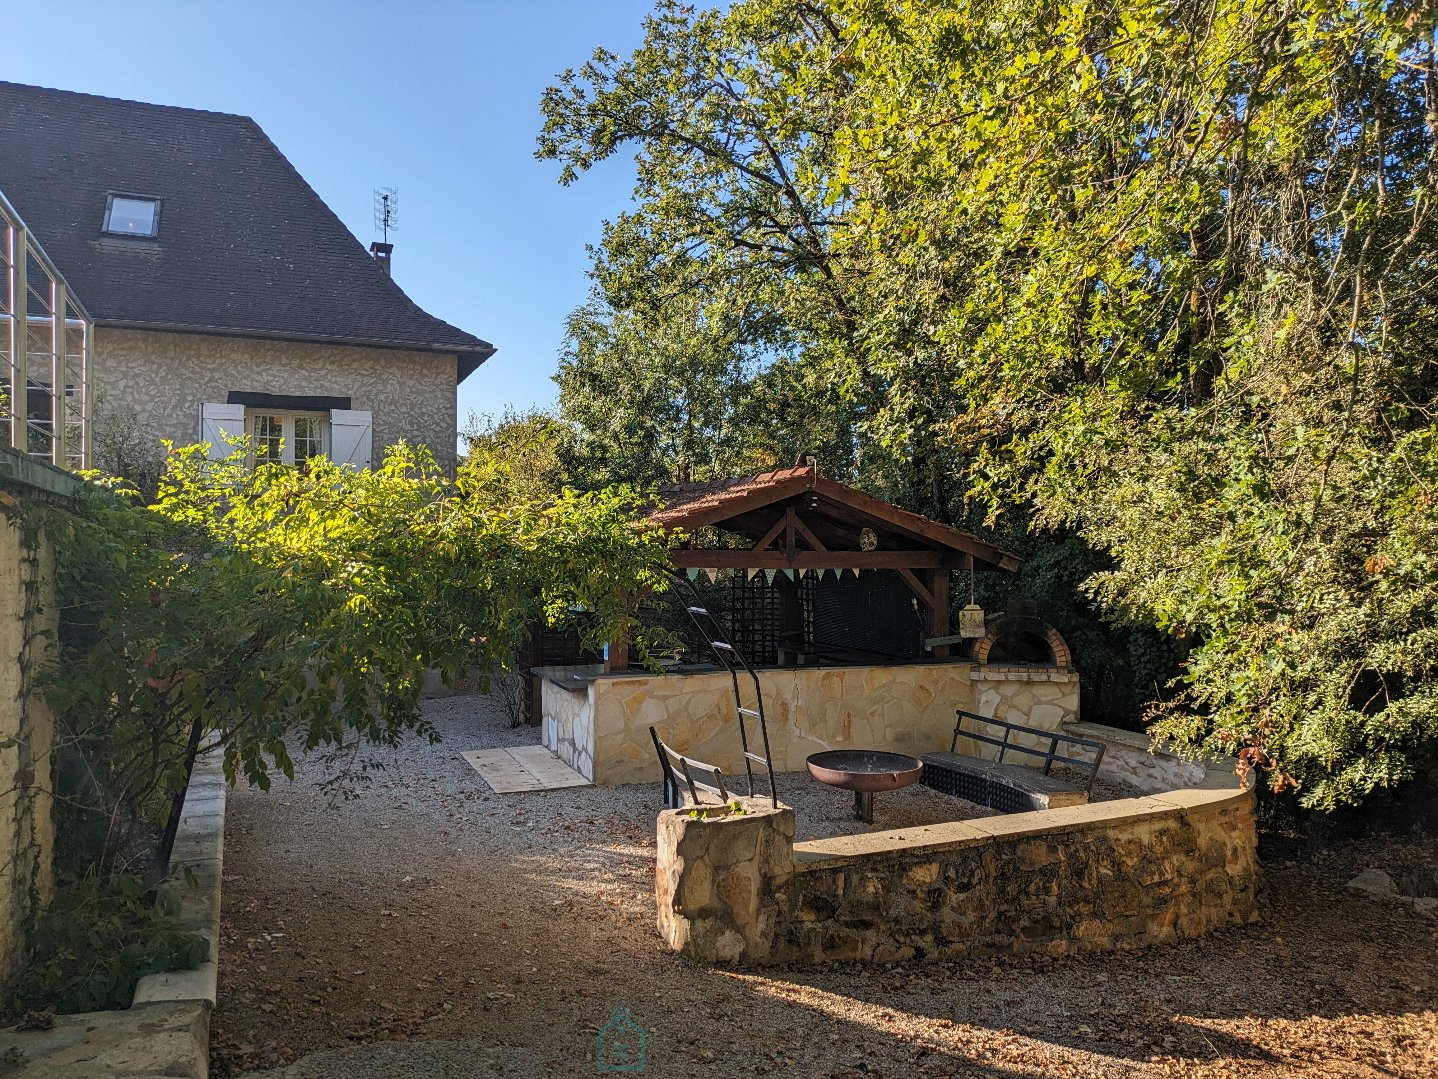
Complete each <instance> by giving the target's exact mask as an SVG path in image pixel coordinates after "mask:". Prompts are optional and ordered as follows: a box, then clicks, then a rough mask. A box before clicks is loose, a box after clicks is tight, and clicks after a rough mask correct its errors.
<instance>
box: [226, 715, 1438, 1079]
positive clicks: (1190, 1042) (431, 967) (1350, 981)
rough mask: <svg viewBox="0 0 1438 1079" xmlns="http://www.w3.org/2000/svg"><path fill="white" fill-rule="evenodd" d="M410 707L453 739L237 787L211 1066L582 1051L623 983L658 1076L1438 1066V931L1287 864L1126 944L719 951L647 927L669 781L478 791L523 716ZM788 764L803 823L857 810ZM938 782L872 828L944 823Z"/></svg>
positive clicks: (405, 1068) (298, 1066) (342, 1066)
mask: <svg viewBox="0 0 1438 1079" xmlns="http://www.w3.org/2000/svg"><path fill="white" fill-rule="evenodd" d="M426 712H427V714H428V715H429V717H430V718H431V719H432V720H433V721H434V723H435V724H436V726H437V727H438V728H439V730H440V732H441V733H442V734H443V736H444V738H445V741H444V743H443V744H441V745H438V746H431V745H429V744H427V743H425V742H423V741H421V740H412V741H410V742H407V743H406V744H405V745H404V746H402V747H401V748H400V749H398V750H397V751H388V750H386V751H383V752H379V753H376V754H374V755H373V756H374V759H375V760H376V761H377V762H379V763H383V764H384V765H385V767H384V769H383V770H382V771H379V772H376V773H374V774H373V779H372V781H371V782H370V784H369V785H368V788H367V789H366V790H365V791H364V792H363V793H362V794H361V796H360V797H358V798H355V799H353V800H347V801H346V800H334V799H331V798H330V797H329V796H328V795H327V794H326V793H324V792H323V791H322V790H321V789H320V784H321V783H322V782H323V780H324V779H325V778H326V775H325V773H324V770H323V769H322V768H320V767H319V766H318V765H316V764H315V763H313V762H306V763H303V764H302V765H301V767H300V769H299V771H298V773H297V775H296V779H295V782H294V783H292V784H291V783H286V782H284V781H283V780H280V781H278V782H277V783H276V785H275V787H274V788H273V789H272V790H271V791H270V792H268V793H262V792H260V791H258V790H249V789H239V790H235V791H233V792H231V797H230V804H229V811H228V816H227V822H226V823H227V831H226V875H225V883H224V935H223V940H222V949H221V967H220V1004H219V1008H218V1010H217V1011H216V1013H215V1015H214V1018H213V1039H212V1045H213V1074H214V1075H215V1076H216V1077H217V1079H226V1077H229V1076H235V1075H241V1074H250V1075H252V1076H253V1079H259V1076H260V1075H263V1076H264V1077H265V1079H302V1077H303V1079H369V1077H380V1076H384V1077H386V1079H388V1077H391V1076H394V1077H400V1076H403V1077H406V1079H409V1077H413V1079H425V1077H430V1076H446V1077H448V1076H453V1077H467V1076H490V1075H504V1076H520V1077H527V1076H536V1077H537V1076H571V1075H573V1076H580V1075H593V1074H595V1067H594V1045H595V1040H594V1039H595V1032H596V1031H597V1029H598V1027H599V1026H600V1025H602V1024H603V1023H604V1022H605V1021H606V1020H607V1019H608V1017H609V1016H610V1013H611V1010H612V1009H613V1008H615V1007H616V1006H627V1007H628V1008H630V1009H631V1010H632V1012H633V1014H634V1016H635V1018H636V1019H637V1020H638V1021H639V1022H640V1023H641V1024H643V1026H644V1027H645V1028H646V1029H647V1030H648V1032H649V1034H648V1041H649V1045H648V1058H647V1059H648V1069H647V1071H646V1072H645V1074H647V1075H653V1076H661V1077H669V1076H675V1077H683V1076H695V1077H708V1076H719V1075H725V1076H728V1075H755V1074H764V1073H767V1072H771V1071H783V1072H785V1073H787V1074H790V1075H794V1076H812V1077H816V1079H840V1077H845V1079H848V1077H856V1076H860V1075H863V1076H875V1075H882V1076H893V1077H897V1076H912V1075H930V1076H986V1077H993V1079H1016V1077H1019V1076H1105V1077H1106V1076H1119V1077H1126V1076H1145V1077H1147V1076H1161V1075H1185V1076H1186V1075H1215V1076H1216V1075H1232V1074H1246V1075H1255V1076H1259V1075H1261V1076H1269V1075H1280V1076H1295V1077H1296V1076H1309V1075H1345V1076H1348V1075H1374V1076H1376V1075H1389V1076H1391V1075H1403V1076H1415V1077H1418V1076H1423V1077H1431V1076H1433V1075H1435V1074H1438V1012H1435V1010H1434V1009H1435V1006H1438V1005H1435V1001H1438V929H1435V925H1434V923H1432V922H1427V921H1423V920H1421V919H1419V918H1418V917H1417V916H1415V915H1413V914H1412V913H1410V912H1408V911H1406V910H1403V909H1401V908H1397V907H1393V906H1389V905H1384V904H1382V903H1379V902H1376V901H1373V900H1370V899H1366V898H1361V897H1358V896H1355V895H1352V894H1350V893H1347V892H1345V891H1344V890H1342V888H1341V887H1339V886H1337V884H1335V883H1334V882H1333V881H1332V880H1331V879H1328V878H1324V877H1319V876H1317V875H1314V874H1313V873H1311V872H1309V871H1308V870H1305V869H1303V868H1301V867H1298V866H1294V865H1287V866H1281V867H1274V868H1271V869H1270V871H1269V873H1268V878H1267V879H1268V888H1267V896H1266V900H1265V906H1266V910H1265V916H1266V920H1265V923H1264V924H1263V925H1261V926H1258V927H1254V928H1249V929H1246V930H1242V931H1230V932H1225V933H1219V934H1216V935H1214V936H1212V937H1209V938H1207V939H1205V940H1202V941H1196V942H1188V943H1184V944H1180V945H1176V946H1173V947H1170V948H1163V949H1156V950H1153V951H1149V952H1144V953H1129V954H1124V955H1112V956H1102V957H1095V958H1087V959H1066V960H1000V961H990V960H982V961H980V960H975V961H970V962H956V963H931V964H923V965H914V966H908V967H894V968H874V967H863V966H849V965H835V966H833V967H824V968H819V969H809V970H772V971H766V972H765V973H763V974H743V973H734V972H728V971H724V970H720V969H712V968H707V967H703V966H699V965H696V964H693V963H689V962H688V961H686V960H683V959H681V958H679V957H676V956H674V955H672V954H671V953H669V952H668V951H667V950H666V949H665V948H664V947H663V945H662V944H661V942H660V940H659V937H658V935H657V933H656V932H655V930H654V899H653V842H654V840H653V818H654V813H655V810H656V807H657V805H658V802H659V797H658V786H657V784H656V785H653V786H637V787H622V788H604V789H594V788H571V789H566V790H556V791H547V792H535V793H532V794H518V795H504V796H497V795H493V794H491V793H489V788H488V787H487V785H486V784H485V783H484V781H483V780H482V779H481V778H480V777H479V775H478V774H477V773H475V772H474V771H473V770H472V769H471V768H470V767H469V766H468V765H467V764H465V762H464V761H463V760H462V759H461V758H460V757H459V756H458V754H459V751H460V750H464V749H476V748H483V747H487V746H502V745H515V744H520V743H523V742H533V741H535V740H536V733H535V732H534V731H532V730H529V729H521V730H511V729H509V728H507V726H506V725H505V723H504V721H503V720H502V719H501V718H500V716H499V713H498V710H497V709H496V708H495V707H494V706H493V705H492V704H491V702H489V701H488V700H487V699H486V698H483V697H454V698H448V699H445V700H440V701H433V702H430V703H429V704H427V705H426ZM800 780H802V782H801V781H800ZM781 783H782V786H781V796H782V797H784V798H785V799H786V801H791V802H794V803H796V808H797V810H798V814H799V817H800V819H801V821H803V822H804V823H803V824H802V826H801V827H802V828H804V829H810V828H812V829H815V830H813V831H810V833H809V834H834V832H836V831H838V830H841V829H846V828H854V827H857V828H862V827H863V826H862V825H859V824H858V823H857V822H853V821H852V820H849V819H847V816H846V815H847V813H848V810H849V806H850V803H849V798H848V796H847V795H845V794H843V792H835V791H829V790H827V789H826V788H822V787H819V786H818V785H817V784H812V783H810V782H809V781H808V779H807V777H789V776H786V777H784V778H783V779H782V780H781ZM930 793H931V792H927V791H926V790H925V789H923V788H912V789H911V790H910V791H900V792H893V793H891V794H888V795H880V796H879V799H878V803H877V808H878V818H877V820H876V824H875V827H895V826H898V825H899V824H900V823H901V822H902V823H918V822H920V821H919V820H918V818H922V817H925V816H932V814H933V813H934V812H936V811H938V812H947V813H949V815H950V819H953V818H954V816H955V815H956V814H957V813H958V812H959V811H958V810H956V809H955V803H952V802H950V801H949V800H947V799H945V800H944V803H943V805H942V808H940V809H938V810H936V808H935V807H936V806H937V805H939V803H933V802H932V801H931V800H930V797H929V795H930ZM906 795H907V796H908V797H903V796H906ZM974 808H975V809H977V807H974ZM980 812H982V811H980ZM265 1068H268V1069H273V1070H271V1071H265V1072H261V1071H260V1069H265Z"/></svg>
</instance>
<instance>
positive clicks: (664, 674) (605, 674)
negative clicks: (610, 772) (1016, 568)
mask: <svg viewBox="0 0 1438 1079" xmlns="http://www.w3.org/2000/svg"><path fill="white" fill-rule="evenodd" d="M596 666H599V665H598V664H576V665H574V666H569V667H535V668H533V670H534V673H535V674H538V675H540V676H541V677H542V678H547V679H549V680H550V681H551V682H553V683H554V684H555V685H558V686H561V687H562V688H564V689H569V688H571V687H570V685H569V684H568V683H570V682H574V681H583V682H585V683H589V682H626V681H628V682H633V681H641V680H654V681H662V680H664V679H669V678H675V679H678V678H706V677H709V678H712V677H716V676H717V677H719V678H721V679H722V680H724V681H728V679H729V672H728V671H726V670H724V668H722V667H719V666H705V667H703V668H701V669H693V670H661V671H646V670H630V671H602V670H601V671H597V672H596V671H595V670H594V668H595V667H596ZM952 667H971V668H974V669H976V670H977V669H981V668H980V667H979V665H978V664H976V663H974V662H973V661H972V660H969V659H938V660H929V661H927V662H922V663H833V664H826V665H825V666H822V667H819V666H815V667H755V668H754V673H755V674H757V675H759V676H760V677H761V678H762V677H764V676H766V675H769V676H773V675H795V676H802V675H822V674H826V673H829V672H831V671H863V670H890V669H895V668H898V669H904V670H923V669H926V668H944V669H948V668H952ZM992 669H993V670H995V671H1000V672H1003V671H1010V670H1018V671H1023V670H1031V669H1032V670H1039V671H1040V673H1042V674H1044V676H1045V677H1044V678H1035V679H1030V680H1031V681H1045V680H1047V675H1048V674H1049V673H1052V672H1056V671H1066V672H1067V675H1066V676H1065V678H1063V679H1060V680H1061V681H1067V680H1068V677H1074V678H1077V677H1078V672H1077V671H1075V670H1074V669H1073V668H1071V667H1063V668H1060V667H1045V668H1025V667H1014V668H1009V667H1003V668H1000V667H994V668H992ZM991 677H992V678H993V679H994V680H1007V679H1008V678H1009V677H1010V676H1009V675H1008V674H1004V673H999V674H995V675H993V676H991Z"/></svg>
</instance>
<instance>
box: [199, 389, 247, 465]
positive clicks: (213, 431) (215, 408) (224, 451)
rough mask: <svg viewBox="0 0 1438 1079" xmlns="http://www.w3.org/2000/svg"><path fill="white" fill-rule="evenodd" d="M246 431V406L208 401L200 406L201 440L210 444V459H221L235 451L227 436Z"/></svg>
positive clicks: (233, 436) (236, 435)
mask: <svg viewBox="0 0 1438 1079" xmlns="http://www.w3.org/2000/svg"><path fill="white" fill-rule="evenodd" d="M244 433H245V406H244V405H226V404H221V403H219V402H217V401H206V402H205V403H204V404H202V405H201V406H200V441H201V442H208V443H209V444H210V459H211V460H212V461H221V460H223V459H224V458H226V457H228V456H229V455H230V454H232V453H234V452H235V447H233V446H231V445H230V444H229V443H228V442H227V441H225V439H226V437H229V438H239V437H241V436H242V435H243V434H244Z"/></svg>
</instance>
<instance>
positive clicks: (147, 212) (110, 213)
mask: <svg viewBox="0 0 1438 1079" xmlns="http://www.w3.org/2000/svg"><path fill="white" fill-rule="evenodd" d="M104 231H105V232H108V233H110V234H111V235H114V236H141V237H154V236H157V235H159V232H160V200H159V199H152V198H148V197H146V196H144V195H110V196H109V197H108V198H106V200H105V227H104Z"/></svg>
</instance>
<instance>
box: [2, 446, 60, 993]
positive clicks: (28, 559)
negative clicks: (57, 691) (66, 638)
mask: <svg viewBox="0 0 1438 1079" xmlns="http://www.w3.org/2000/svg"><path fill="white" fill-rule="evenodd" d="M7 452H8V451H7ZM0 493H4V494H6V497H7V498H11V499H18V500H19V501H20V505H19V506H9V507H7V508H5V509H3V510H0V982H3V981H4V980H5V979H6V978H7V977H8V976H9V975H10V974H11V973H12V972H13V971H14V969H15V966H16V964H17V962H18V960H19V959H20V957H21V955H22V953H23V950H24V944H25V931H26V929H27V927H28V926H29V925H30V924H31V922H32V921H33V919H34V917H35V916H36V915H37V914H38V913H39V911H40V909H41V908H42V907H43V906H44V905H45V904H46V903H47V902H48V901H49V898H50V895H51V891H52V887H53V878H52V874H51V856H52V854H53V850H54V840H55V828H54V819H53V813H52V808H53V807H52V805H51V797H50V790H51V766H50V753H51V748H52V744H53V740H54V722H53V720H52V718H51V715H50V710H49V709H48V708H47V707H46V706H45V704H44V701H43V700H42V699H41V697H40V695H39V691H38V689H37V687H36V677H35V676H36V674H37V673H38V670H39V668H40V665H41V663H42V661H43V660H44V658H45V648H46V644H47V640H48V639H49V638H48V637H47V636H45V635H46V634H53V633H54V631H55V628H56V625H57V612H56V608H55V604H54V559H53V554H52V550H51V547H50V544H49V540H48V538H47V537H46V536H45V534H44V533H43V532H39V533H34V532H33V530H32V529H27V527H26V525H25V523H24V519H23V516H22V514H23V508H24V502H25V499H26V496H25V494H24V493H23V492H19V491H15V490H13V489H10V490H8V491H3V492H0Z"/></svg>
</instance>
